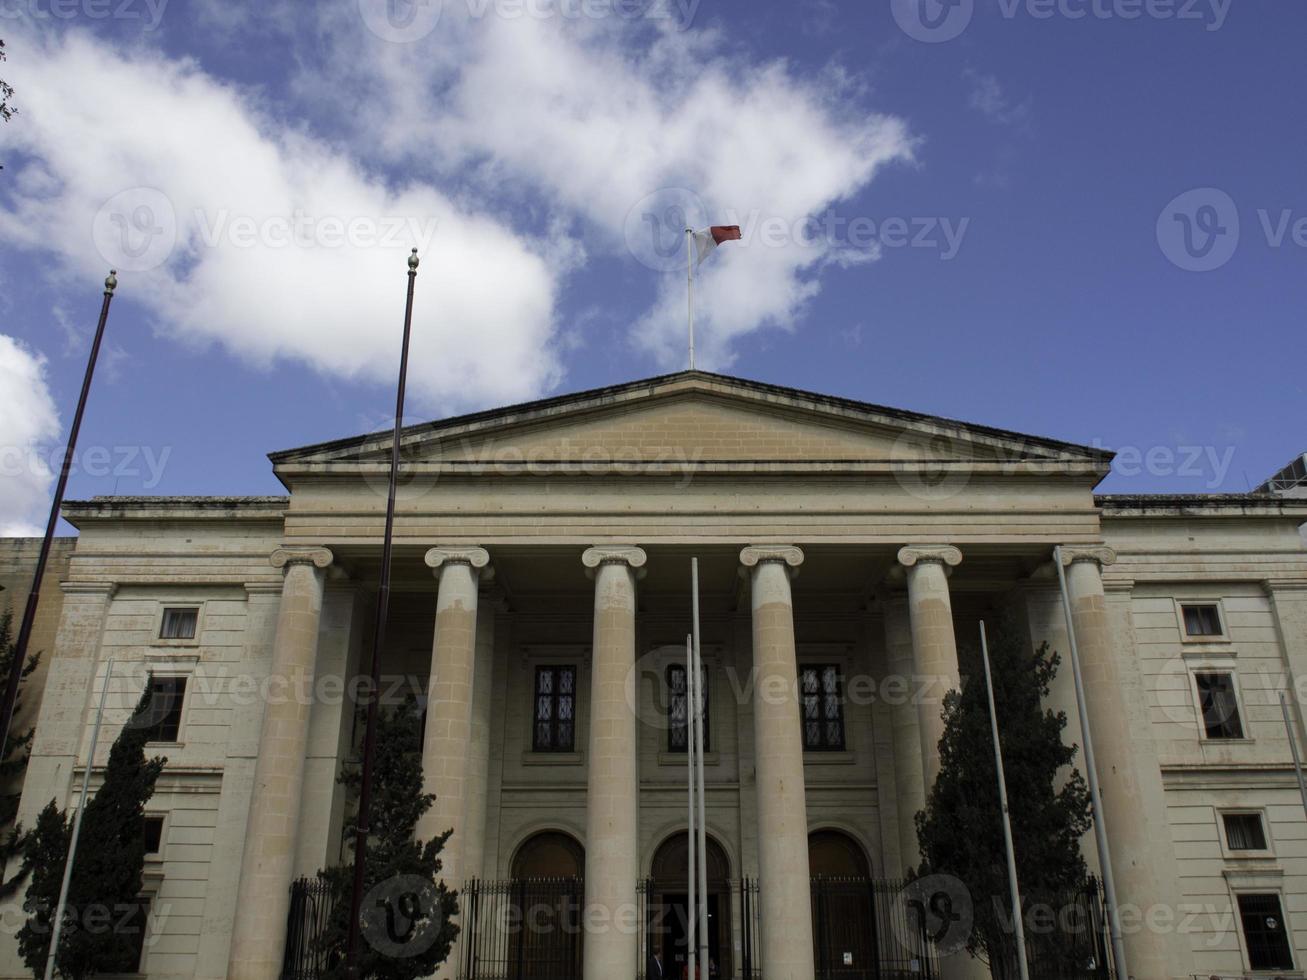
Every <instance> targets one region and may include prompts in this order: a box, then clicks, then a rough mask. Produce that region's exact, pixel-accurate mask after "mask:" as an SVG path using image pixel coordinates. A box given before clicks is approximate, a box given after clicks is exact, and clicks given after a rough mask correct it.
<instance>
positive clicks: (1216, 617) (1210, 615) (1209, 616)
mask: <svg viewBox="0 0 1307 980" xmlns="http://www.w3.org/2000/svg"><path fill="white" fill-rule="evenodd" d="M1180 609H1181V611H1182V612H1183V613H1184V631H1185V633H1186V634H1187V635H1188V636H1221V635H1222V634H1223V633H1224V632H1225V630H1223V629H1222V628H1221V609H1220V607H1219V606H1217V605H1216V603H1208V602H1205V603H1196V604H1194V605H1185V606H1181V607H1180Z"/></svg>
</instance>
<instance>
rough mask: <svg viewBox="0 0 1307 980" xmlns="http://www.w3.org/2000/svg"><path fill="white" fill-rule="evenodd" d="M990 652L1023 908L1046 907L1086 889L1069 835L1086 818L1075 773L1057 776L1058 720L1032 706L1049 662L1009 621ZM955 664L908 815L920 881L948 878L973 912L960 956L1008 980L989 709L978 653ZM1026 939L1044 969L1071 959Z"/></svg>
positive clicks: (1041, 941)
mask: <svg viewBox="0 0 1307 980" xmlns="http://www.w3.org/2000/svg"><path fill="white" fill-rule="evenodd" d="M989 653H990V664H991V668H992V672H993V677H994V703H995V708H996V713H997V715H998V724H999V732H1000V736H999V738H1000V741H1001V743H1002V747H1003V766H1004V770H1005V773H1006V776H1007V788H1008V803H1009V808H1010V813H1011V817H1012V838H1013V850H1014V852H1015V854H1016V862H1017V872H1018V877H1019V880H1020V884H1021V892H1022V896H1021V897H1022V902H1023V904H1024V905H1025V906H1026V909H1027V910H1029V908H1030V906H1031V905H1033V904H1037V903H1039V904H1043V903H1051V904H1053V905H1054V907H1057V906H1058V905H1059V904H1060V903H1061V902H1063V901H1064V900H1065V899H1066V898H1067V897H1069V896H1071V895H1073V894H1075V893H1077V892H1078V891H1079V890H1080V889H1083V888H1084V887H1085V886H1086V884H1087V881H1088V875H1087V870H1086V867H1085V861H1084V857H1083V856H1082V855H1081V852H1080V839H1081V838H1082V837H1083V836H1084V834H1085V833H1087V832H1088V830H1089V828H1090V820H1091V817H1090V801H1089V794H1088V790H1087V788H1086V785H1085V781H1084V777H1083V776H1081V775H1080V773H1079V771H1077V770H1075V769H1070V771H1069V772H1068V767H1071V766H1072V765H1073V763H1074V761H1075V758H1076V752H1077V750H1076V748H1075V747H1074V746H1068V745H1066V744H1065V743H1064V742H1063V740H1062V735H1063V731H1064V729H1065V728H1066V725H1067V718H1066V713H1065V712H1056V713H1055V712H1053V711H1050V710H1047V709H1046V708H1045V707H1044V706H1043V703H1042V701H1043V699H1044V698H1046V697H1047V696H1048V692H1049V685H1050V684H1051V683H1052V680H1053V677H1054V676H1055V675H1056V673H1057V670H1058V666H1059V663H1060V657H1059V656H1058V654H1057V653H1055V652H1050V650H1049V647H1048V644H1047V643H1045V644H1043V645H1042V646H1040V648H1039V649H1038V650H1036V651H1035V652H1034V654H1033V656H1032V655H1031V654H1030V652H1028V650H1027V649H1026V647H1025V646H1024V645H1023V644H1022V642H1021V640H1020V633H1019V630H1018V628H1017V626H1016V624H1015V622H1014V621H1013V620H1012V619H1011V618H1002V619H1000V621H999V623H998V629H996V630H993V631H992V632H991V634H990V649H989ZM959 661H960V666H961V667H962V673H963V675H964V676H966V677H967V678H968V681H967V682H966V683H965V684H964V685H963V688H962V690H961V691H960V692H958V691H952V692H949V694H948V695H946V696H945V699H944V712H943V717H944V734H943V736H942V737H941V738H940V741H939V750H940V773H939V778H938V779H937V780H936V781H935V785H934V787H933V788H932V789H931V791H930V795H929V798H928V799H927V801H926V809H925V810H923V811H922V812H920V813H918V814H917V840H918V843H919V844H920V846H921V854H922V865H921V868H920V872H919V873H920V874H921V875H929V874H945V875H951V876H953V877H954V878H957V879H959V880H960V881H961V882H962V883H963V884H964V885H965V886H966V888H967V890H968V891H969V892H970V894H971V899H972V905H973V913H974V925H973V929H972V932H971V936H970V940H969V941H968V944H967V949H968V950H969V951H970V952H971V953H972V954H973V955H978V956H980V957H981V958H982V959H984V960H986V961H987V962H988V963H989V964H990V967H991V970H992V971H993V974H994V976H995V977H996V978H1000V980H1001V978H1006V977H1011V976H1016V965H1015V964H1016V960H1015V955H1016V952H1015V950H1016V946H1015V942H1014V939H1013V932H1012V924H1011V909H1010V904H1011V903H1010V900H1009V898H1008V879H1007V852H1006V848H1005V845H1004V841H1003V824H1002V810H1001V808H1000V805H999V797H998V784H997V780H998V776H997V772H996V770H995V767H994V749H993V736H992V734H991V732H990V721H989V704H988V701H987V698H986V693H985V680H984V667H983V665H982V663H981V658H980V650H979V649H978V648H975V649H969V650H967V649H964V650H962V651H960V653H959ZM1027 932H1028V936H1027V939H1028V940H1029V942H1030V943H1031V944H1033V945H1034V946H1035V948H1036V952H1037V954H1038V956H1039V958H1040V962H1041V964H1043V965H1044V967H1045V969H1048V970H1051V969H1053V968H1055V965H1056V964H1059V963H1060V961H1061V960H1062V959H1065V958H1066V957H1067V956H1068V955H1071V954H1070V952H1069V945H1068V944H1066V943H1062V942H1060V941H1059V940H1058V937H1057V936H1056V935H1052V934H1049V933H1047V932H1045V933H1043V934H1040V933H1038V932H1037V931H1032V930H1029V929H1028V930H1027ZM1068 965H1069V964H1068Z"/></svg>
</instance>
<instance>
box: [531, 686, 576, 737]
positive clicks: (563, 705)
mask: <svg viewBox="0 0 1307 980" xmlns="http://www.w3.org/2000/svg"><path fill="white" fill-rule="evenodd" d="M532 744H533V747H534V748H535V750H536V751H537V752H571V751H573V750H574V749H575V746H576V667H574V666H564V667H537V668H536V688H535V736H534V739H533V743H532Z"/></svg>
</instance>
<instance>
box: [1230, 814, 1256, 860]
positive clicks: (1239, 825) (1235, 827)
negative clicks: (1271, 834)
mask: <svg viewBox="0 0 1307 980" xmlns="http://www.w3.org/2000/svg"><path fill="white" fill-rule="evenodd" d="M1222 819H1223V820H1224V821H1225V843H1226V845H1227V846H1228V847H1229V848H1230V850H1232V851H1264V850H1266V828H1265V827H1263V826H1262V815H1261V814H1260V813H1226V814H1222Z"/></svg>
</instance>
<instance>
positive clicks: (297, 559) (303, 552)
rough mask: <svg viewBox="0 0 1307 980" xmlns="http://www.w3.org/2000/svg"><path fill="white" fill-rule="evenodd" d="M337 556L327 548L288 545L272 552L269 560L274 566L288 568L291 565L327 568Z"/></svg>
mask: <svg viewBox="0 0 1307 980" xmlns="http://www.w3.org/2000/svg"><path fill="white" fill-rule="evenodd" d="M335 560H336V556H335V555H333V554H332V553H331V551H330V550H329V549H327V548H297V547H292V546H287V547H284V548H278V549H277V550H276V551H274V552H273V553H272V555H271V556H270V558H269V561H271V562H272V567H273V568H288V567H289V566H291V565H312V566H313V567H314V568H326V567H328V566H329V565H330V564H331V563H332V562H333V561H335Z"/></svg>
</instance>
